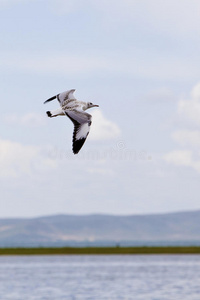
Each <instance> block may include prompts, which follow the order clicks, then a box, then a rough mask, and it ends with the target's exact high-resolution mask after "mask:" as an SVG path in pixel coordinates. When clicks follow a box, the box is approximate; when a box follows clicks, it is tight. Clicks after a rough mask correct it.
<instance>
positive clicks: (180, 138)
mask: <svg viewBox="0 0 200 300" xmlns="http://www.w3.org/2000/svg"><path fill="white" fill-rule="evenodd" d="M172 138H173V139H174V140H175V141H176V142H178V143H179V144H180V145H182V146H185V145H187V146H200V131H198V130H177V131H174V132H173V133H172Z"/></svg>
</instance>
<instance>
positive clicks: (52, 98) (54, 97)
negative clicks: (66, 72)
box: [44, 96, 56, 104]
mask: <svg viewBox="0 0 200 300" xmlns="http://www.w3.org/2000/svg"><path fill="white" fill-rule="evenodd" d="M54 99H56V96H53V97H51V98H49V99H47V100H46V101H44V104H45V103H47V102H49V101H52V100H54Z"/></svg>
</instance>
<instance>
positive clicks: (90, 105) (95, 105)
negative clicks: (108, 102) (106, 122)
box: [86, 102, 99, 109]
mask: <svg viewBox="0 0 200 300" xmlns="http://www.w3.org/2000/svg"><path fill="white" fill-rule="evenodd" d="M86 105H87V106H86V109H88V108H92V107H99V105H97V104H93V103H92V102H87V104H86Z"/></svg>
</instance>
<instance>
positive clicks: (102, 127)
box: [90, 109, 121, 140]
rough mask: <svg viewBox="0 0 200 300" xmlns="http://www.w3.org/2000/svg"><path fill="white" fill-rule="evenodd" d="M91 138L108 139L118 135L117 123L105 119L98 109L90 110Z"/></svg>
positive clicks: (119, 132)
mask: <svg viewBox="0 0 200 300" xmlns="http://www.w3.org/2000/svg"><path fill="white" fill-rule="evenodd" d="M92 116H93V118H92V126H91V132H90V139H91V140H110V139H115V138H117V137H119V136H120V134H121V130H120V128H119V127H118V125H117V124H115V123H114V122H112V121H110V120H107V119H106V118H105V117H104V116H103V114H102V112H101V110H100V109H98V110H94V111H93V112H92Z"/></svg>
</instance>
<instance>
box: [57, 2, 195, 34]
mask: <svg viewBox="0 0 200 300" xmlns="http://www.w3.org/2000/svg"><path fill="white" fill-rule="evenodd" d="M51 5H53V8H54V11H56V12H57V13H60V14H61V13H62V14H64V13H67V14H68V13H73V12H76V11H80V10H81V11H83V10H86V11H87V10H92V11H93V13H97V12H98V13H99V14H100V16H101V19H100V20H101V21H102V25H105V27H106V25H108V24H109V25H111V24H117V25H120V26H123V23H124V22H125V23H126V22H129V25H131V24H132V25H133V26H134V25H135V26H136V24H137V26H142V27H144V29H145V30H148V31H150V30H152V31H154V32H162V33H163V32H165V33H167V34H169V33H170V34H171V35H181V36H184V37H185V36H186V35H187V36H188V37H189V36H193V37H196V34H199V33H200V29H199V28H200V18H199V11H200V2H199V0H190V1H188V0H183V1H181V2H180V1H179V0H169V1H160V0H152V1H149V0H141V1H138V0H118V1H114V0H109V1H106V0H96V1H93V0H83V1H80V0H68V1H65V0H58V1H57V2H56V4H55V3H54V2H53V1H51ZM183 19H184V22H183ZM107 28H108V27H107ZM109 28H110V26H109ZM147 28H148V29H147Z"/></svg>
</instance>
